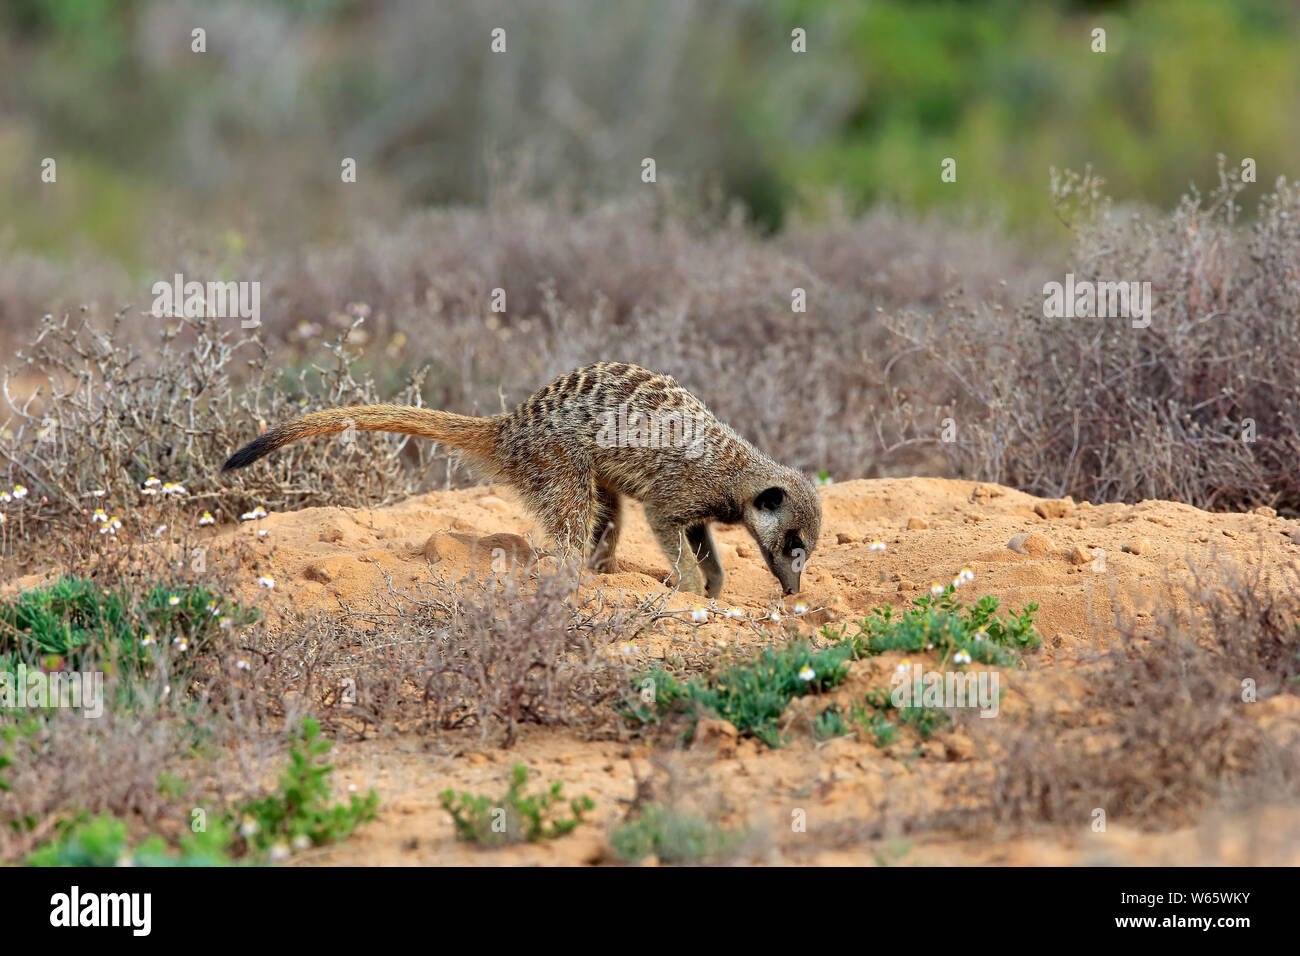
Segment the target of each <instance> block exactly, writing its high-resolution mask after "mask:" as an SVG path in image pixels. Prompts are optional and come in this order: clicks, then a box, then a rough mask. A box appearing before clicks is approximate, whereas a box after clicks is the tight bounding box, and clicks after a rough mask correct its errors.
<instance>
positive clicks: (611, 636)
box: [253, 565, 665, 745]
mask: <svg viewBox="0 0 1300 956" xmlns="http://www.w3.org/2000/svg"><path fill="white" fill-rule="evenodd" d="M381 598H382V599H383V600H384V602H385V604H386V609H385V610H384V611H382V612H373V611H360V612H354V611H349V610H348V609H346V608H344V609H342V612H343V613H341V614H330V615H318V616H315V617H311V618H300V619H298V620H296V621H293V622H287V623H286V624H285V626H284V627H283V629H282V630H281V631H280V633H278V634H274V635H271V634H266V635H264V637H265V643H264V644H262V645H259V646H254V647H253V651H254V653H258V654H260V655H261V657H262V659H263V662H264V663H263V665H262V668H261V673H260V674H259V675H258V686H259V688H260V692H261V693H262V694H264V695H265V696H266V698H267V699H268V700H269V701H271V702H272V706H273V707H274V706H275V703H274V702H276V701H293V700H302V699H306V700H309V701H311V702H312V705H313V706H314V707H315V708H316V712H317V714H318V716H319V717H320V719H321V720H322V722H323V724H324V725H325V726H326V727H327V728H330V729H333V730H335V731H340V732H344V731H345V732H349V733H356V734H359V735H361V736H365V735H367V734H369V733H372V732H375V731H393V730H415V731H416V732H419V733H435V734H436V733H439V732H441V731H444V730H453V729H457V728H477V729H478V730H479V731H480V733H481V734H482V736H484V737H486V736H488V735H489V734H491V733H500V734H502V735H503V739H504V745H509V744H510V743H512V742H513V740H514V734H515V731H516V728H517V727H518V726H519V725H521V724H545V725H557V724H560V725H565V726H571V727H577V728H580V729H582V730H584V731H585V732H589V733H599V732H604V731H605V730H608V729H609V728H610V727H611V726H613V725H614V721H615V715H614V711H613V709H612V708H611V707H609V706H607V705H608V704H609V703H610V702H611V701H615V700H617V699H618V698H619V695H620V694H621V692H622V690H623V688H624V687H625V685H626V683H627V679H628V669H627V666H626V665H625V664H624V663H623V661H622V659H621V655H620V654H618V652H617V648H616V647H615V646H614V645H615V644H616V642H621V641H630V640H633V639H635V637H636V636H637V635H638V634H640V633H642V632H643V631H644V630H645V629H647V628H650V627H655V626H656V621H657V618H658V616H659V615H660V612H661V611H662V603H663V601H664V600H665V596H663V595H661V596H659V597H658V598H656V599H652V600H647V601H646V602H643V603H642V604H640V605H637V606H633V607H620V606H619V605H618V604H616V603H613V602H609V601H608V600H607V597H606V595H605V594H604V593H603V592H602V591H601V590H600V589H595V590H588V591H586V592H580V590H579V587H578V580H577V578H576V577H575V576H574V575H573V574H572V573H570V572H568V571H566V570H565V569H563V568H560V569H545V568H541V567H538V566H537V565H533V566H531V567H529V568H519V569H517V570H516V571H515V572H513V573H510V574H501V575H496V574H494V575H490V576H488V577H486V578H483V579H472V578H467V579H465V580H463V581H460V582H450V581H446V580H442V579H435V580H433V581H431V582H428V583H421V584H419V585H415V586H412V587H409V588H404V589H396V588H393V586H392V584H391V582H390V585H389V591H388V592H387V593H386V594H383V595H381Z"/></svg>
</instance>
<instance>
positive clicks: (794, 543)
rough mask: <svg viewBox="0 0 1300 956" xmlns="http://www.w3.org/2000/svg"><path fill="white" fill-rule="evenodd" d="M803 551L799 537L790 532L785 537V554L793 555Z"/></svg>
mask: <svg viewBox="0 0 1300 956" xmlns="http://www.w3.org/2000/svg"><path fill="white" fill-rule="evenodd" d="M803 549H804V547H803V538H801V537H799V535H798V534H797V533H796V532H794V531H791V532H790V533H789V534H787V535H786V536H785V553H786V554H793V553H794V552H796V551H802V550H803Z"/></svg>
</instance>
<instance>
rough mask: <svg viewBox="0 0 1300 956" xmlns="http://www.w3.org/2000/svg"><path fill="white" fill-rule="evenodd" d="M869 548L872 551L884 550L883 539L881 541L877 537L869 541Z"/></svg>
mask: <svg viewBox="0 0 1300 956" xmlns="http://www.w3.org/2000/svg"><path fill="white" fill-rule="evenodd" d="M870 550H872V551H884V550H885V542H883V541H881V540H879V539H877V540H875V541H873V542H871V545H870Z"/></svg>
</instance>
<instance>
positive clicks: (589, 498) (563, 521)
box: [511, 457, 596, 564]
mask: <svg viewBox="0 0 1300 956" xmlns="http://www.w3.org/2000/svg"><path fill="white" fill-rule="evenodd" d="M511 483H512V484H513V485H514V486H515V488H516V489H517V490H518V491H519V492H520V493H521V494H522V495H523V497H524V500H525V501H527V502H528V504H529V506H530V507H531V509H532V511H533V513H534V514H536V515H537V519H538V521H540V522H541V524H542V526H543V527H544V528H545V529H546V531H547V533H548V534H549V535H550V536H551V539H552V540H553V542H554V545H555V555H556V557H558V558H559V559H560V560H561V561H562V562H564V563H566V564H567V563H569V562H582V561H583V560H584V559H585V558H586V556H587V551H588V549H589V548H590V546H591V540H592V524H593V522H594V521H595V514H596V482H595V480H594V479H593V478H592V476H591V472H590V471H588V470H586V469H585V468H583V467H581V466H580V465H578V464H576V463H573V462H570V461H566V460H564V459H562V458H559V457H557V458H555V459H553V460H552V461H551V462H550V463H549V465H548V467H547V468H546V469H545V470H544V471H536V472H532V473H530V474H527V475H526V476H522V477H519V478H515V479H514V480H513V481H512V482H511Z"/></svg>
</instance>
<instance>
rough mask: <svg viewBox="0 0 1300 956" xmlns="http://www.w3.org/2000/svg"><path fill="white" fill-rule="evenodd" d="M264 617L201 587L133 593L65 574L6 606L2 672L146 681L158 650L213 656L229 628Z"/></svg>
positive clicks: (0, 618) (0, 633)
mask: <svg viewBox="0 0 1300 956" xmlns="http://www.w3.org/2000/svg"><path fill="white" fill-rule="evenodd" d="M259 617H260V614H259V612H257V611H256V610H254V609H250V608H244V607H242V606H240V605H238V604H236V603H234V602H232V601H229V600H227V599H225V598H223V597H221V596H220V595H218V594H216V593H215V592H213V591H211V590H209V589H208V588H206V587H203V586H201V585H196V584H178V585H164V584H156V585H154V586H153V587H150V588H148V589H147V590H144V591H133V590H131V589H130V588H128V587H125V586H115V587H114V588H111V589H110V588H105V587H102V586H101V585H99V584H97V583H96V582H94V581H92V580H90V579H89V578H82V577H71V576H65V577H62V578H60V579H58V580H57V581H55V582H54V583H53V584H49V585H46V586H43V587H39V588H34V589H33V590H30V591H23V592H20V593H19V594H18V595H16V596H15V597H13V598H10V599H8V600H5V601H3V602H0V670H8V671H12V670H14V669H15V668H16V667H17V665H18V663H19V662H21V663H24V664H26V665H27V666H29V667H38V666H44V667H46V668H48V669H52V670H57V669H62V668H63V667H68V668H70V669H72V670H90V669H96V668H98V669H117V670H118V671H120V673H121V674H122V675H123V676H126V677H134V676H139V675H142V674H144V673H147V671H148V670H149V668H150V666H151V663H152V661H153V660H154V659H155V656H156V647H157V646H158V645H162V646H169V645H171V644H172V643H173V642H181V644H178V645H177V646H178V647H179V646H182V645H183V646H184V648H185V653H186V654H188V655H189V658H188V659H191V660H192V659H194V658H196V657H199V656H201V655H202V654H203V653H205V652H206V651H208V650H210V649H211V647H212V646H213V645H214V644H215V643H216V642H217V640H218V638H219V635H220V634H221V632H222V630H223V629H225V628H227V627H231V628H239V627H243V626H245V625H248V624H251V623H253V622H255V621H257V620H258V619H259ZM151 647H153V648H155V650H153V651H151V650H150V648H151ZM178 657H179V655H178Z"/></svg>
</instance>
